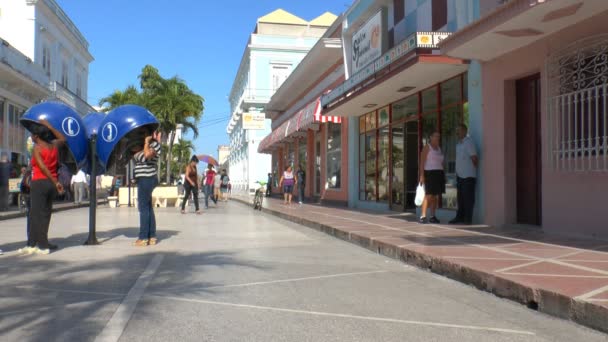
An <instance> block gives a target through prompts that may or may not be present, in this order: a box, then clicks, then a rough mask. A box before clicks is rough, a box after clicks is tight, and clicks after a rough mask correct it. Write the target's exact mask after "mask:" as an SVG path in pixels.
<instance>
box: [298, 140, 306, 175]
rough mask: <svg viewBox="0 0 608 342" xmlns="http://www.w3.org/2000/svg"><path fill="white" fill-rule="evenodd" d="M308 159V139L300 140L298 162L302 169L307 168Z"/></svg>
mask: <svg viewBox="0 0 608 342" xmlns="http://www.w3.org/2000/svg"><path fill="white" fill-rule="evenodd" d="M307 159H308V151H307V149H306V140H305V139H303V140H300V142H299V145H298V164H299V166H300V167H302V169H304V170H306V162H307Z"/></svg>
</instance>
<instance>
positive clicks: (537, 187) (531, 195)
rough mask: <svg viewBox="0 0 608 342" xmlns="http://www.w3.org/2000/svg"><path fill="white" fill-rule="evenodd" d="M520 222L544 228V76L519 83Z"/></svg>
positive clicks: (518, 220)
mask: <svg viewBox="0 0 608 342" xmlns="http://www.w3.org/2000/svg"><path fill="white" fill-rule="evenodd" d="M515 88H516V89H515V96H516V145H517V146H516V154H517V156H516V182H517V186H516V191H517V195H516V198H517V223H521V224H529V225H536V226H540V225H541V224H542V222H541V218H542V213H541V204H542V203H541V194H542V164H541V160H542V152H541V151H542V150H541V148H542V145H541V133H540V74H536V75H533V76H529V77H526V78H523V79H520V80H517V81H516V82H515Z"/></svg>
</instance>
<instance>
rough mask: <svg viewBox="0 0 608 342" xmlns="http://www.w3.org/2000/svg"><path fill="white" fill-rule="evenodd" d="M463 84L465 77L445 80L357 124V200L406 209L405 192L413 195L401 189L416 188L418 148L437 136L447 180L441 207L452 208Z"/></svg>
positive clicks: (464, 112)
mask: <svg viewBox="0 0 608 342" xmlns="http://www.w3.org/2000/svg"><path fill="white" fill-rule="evenodd" d="M466 81H467V80H466V75H461V76H458V77H455V78H452V79H449V80H446V81H445V82H442V83H439V84H437V85H435V86H433V87H431V88H428V89H425V90H423V91H422V92H419V93H417V94H413V95H412V96H409V97H407V98H405V99H403V100H401V101H398V102H395V103H393V104H391V107H390V110H389V107H385V108H381V109H379V110H378V111H377V112H372V113H369V114H366V115H363V116H361V117H360V118H359V132H360V135H359V175H360V177H359V198H360V200H364V201H379V202H389V201H391V203H392V204H393V205H394V206H395V208H399V207H400V208H405V207H406V205H405V204H404V203H406V202H407V201H406V192H407V196H409V195H410V191H414V190H409V189H410V186H409V185H407V186H405V185H404V184H410V182H414V183H417V177H418V162H417V160H418V154H419V152H420V147H419V146H424V145H425V144H427V143H428V137H429V136H430V135H431V133H433V132H435V131H439V132H440V134H441V136H442V141H441V148H442V150H443V152H444V155H445V165H444V167H445V173H446V178H447V187H446V188H447V189H446V194H445V195H443V196H442V206H443V208H449V209H453V208H455V206H456V191H455V184H456V181H455V168H456V143H457V138H456V128H457V126H458V125H459V124H460V123H461V122H465V123H468V117H469V114H468V113H469V110H468V101H467V92H466V86H467V83H466ZM419 100H420V101H419ZM438 100H440V101H441V102H440V103H439V102H438ZM387 124H390V126H387ZM410 124H411V126H410ZM389 127H390V129H389ZM418 127H420V134H421V135H419V131H418ZM406 128H407V130H406ZM391 131H392V133H391ZM406 133H407V134H406ZM391 134H392V135H393V136H392V137H391ZM391 138H392V145H391ZM395 139H397V140H395ZM391 158H392V159H391ZM406 160H407V161H408V162H407V163H405V162H404V161H406ZM391 177H392V180H393V181H392V182H390V179H391ZM413 188H415V184H414V185H413ZM412 198H413V197H412ZM408 203H409V202H408Z"/></svg>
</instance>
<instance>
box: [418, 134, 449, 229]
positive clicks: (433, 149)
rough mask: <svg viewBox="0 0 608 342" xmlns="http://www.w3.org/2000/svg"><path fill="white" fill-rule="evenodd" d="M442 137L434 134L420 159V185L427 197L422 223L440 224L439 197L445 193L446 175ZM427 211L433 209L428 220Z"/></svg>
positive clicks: (424, 202)
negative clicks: (438, 216)
mask: <svg viewBox="0 0 608 342" xmlns="http://www.w3.org/2000/svg"><path fill="white" fill-rule="evenodd" d="M440 143H441V135H440V134H439V132H433V133H432V134H431V136H430V139H429V143H428V144H427V145H426V146H424V148H423V149H422V155H421V157H420V184H422V185H424V192H425V197H424V201H423V203H422V211H421V214H420V223H427V221H428V222H430V223H440V222H439V220H438V219H437V216H435V215H436V212H437V207H438V206H439V197H440V196H441V194H443V193H445V173H444V171H443V160H444V157H443V152H442V151H441V146H439V144H440ZM427 209H431V216H430V218H429V219H428V220H427V216H426V214H427Z"/></svg>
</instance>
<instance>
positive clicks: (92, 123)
mask: <svg viewBox="0 0 608 342" xmlns="http://www.w3.org/2000/svg"><path fill="white" fill-rule="evenodd" d="M105 118H106V114H105V113H98V112H92V113H89V114H87V115H86V116H85V117H84V118H83V119H82V121H83V122H84V126H85V128H86V132H87V138H88V139H91V135H93V134H97V132H98V131H99V127H101V122H102V121H103V119H105ZM95 148H97V146H96V147H95ZM91 157H92V155H91V154H90V153H89V158H88V159H87V163H86V165H85V166H84V167H83V171H84V172H85V173H86V174H89V175H90V174H91V165H92V163H91ZM95 165H96V167H95V169H97V172H96V174H97V175H101V174H103V173H104V171H105V169H104V167H103V165H101V163H100V162H99V157H97V160H96V163H95Z"/></svg>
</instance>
